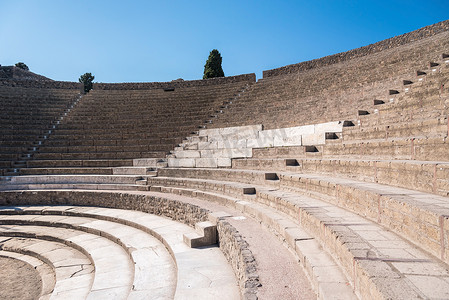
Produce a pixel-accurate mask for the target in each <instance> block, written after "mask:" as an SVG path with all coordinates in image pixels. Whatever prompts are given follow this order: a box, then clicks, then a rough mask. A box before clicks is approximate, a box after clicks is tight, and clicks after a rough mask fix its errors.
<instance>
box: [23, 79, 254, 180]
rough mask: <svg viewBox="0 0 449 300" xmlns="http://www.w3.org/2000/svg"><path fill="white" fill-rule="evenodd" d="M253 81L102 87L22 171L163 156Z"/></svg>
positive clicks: (72, 169)
mask: <svg viewBox="0 0 449 300" xmlns="http://www.w3.org/2000/svg"><path fill="white" fill-rule="evenodd" d="M252 80H253V79H252V78H251V76H240V77H239V76H236V77H230V78H224V79H218V80H214V79H212V80H211V81H210V84H208V85H202V84H199V83H198V84H195V82H187V83H186V84H184V85H182V84H181V85H180V86H179V87H176V88H175V89H174V90H173V91H167V89H164V88H161V87H150V88H147V89H133V86H132V85H130V86H126V84H124V86H123V87H122V89H101V88H104V85H103V86H101V85H98V87H99V88H98V89H96V88H95V87H94V90H92V91H91V92H90V93H89V94H87V95H86V96H84V97H83V99H82V101H80V102H79V103H78V105H77V106H76V107H75V108H74V109H73V110H72V111H71V112H70V114H69V115H68V116H67V118H66V119H65V120H64V122H62V123H61V124H60V125H59V126H58V128H57V129H56V130H55V132H54V133H53V134H52V135H51V136H49V138H48V139H47V140H46V141H45V143H44V144H43V145H42V146H40V147H39V150H38V153H36V154H35V155H34V156H33V160H31V161H29V162H28V164H27V166H28V169H27V170H23V172H22V173H23V174H48V172H49V171H47V170H46V169H47V168H48V167H51V168H53V169H52V171H50V172H53V174H55V173H57V172H62V173H73V174H77V173H78V174H79V173H93V174H95V173H102V174H112V167H119V166H131V165H132V159H136V158H163V157H165V155H166V154H167V153H168V152H169V151H170V150H171V149H173V147H174V146H175V145H176V144H178V143H180V142H181V140H182V138H183V137H185V136H186V135H188V134H190V133H191V132H192V131H196V130H198V127H199V126H203V124H204V122H205V121H206V120H209V119H210V118H211V117H213V116H214V115H215V114H216V111H217V110H218V109H219V108H220V106H221V105H223V104H224V103H227V102H228V101H231V100H232V99H233V98H234V97H236V96H238V93H239V92H241V91H243V90H244V89H245V88H246V86H247V85H249V84H251V83H252V82H253V81H252ZM189 83H192V84H189ZM200 83H201V82H200ZM166 85H170V84H169V83H167V84H166ZM174 85H175V84H174ZM190 85H192V86H190ZM106 87H108V86H107V85H106ZM112 88H114V85H112ZM111 120H113V122H111ZM55 167H56V168H57V169H55ZM89 168H94V169H90V170H89ZM100 168H101V169H100Z"/></svg>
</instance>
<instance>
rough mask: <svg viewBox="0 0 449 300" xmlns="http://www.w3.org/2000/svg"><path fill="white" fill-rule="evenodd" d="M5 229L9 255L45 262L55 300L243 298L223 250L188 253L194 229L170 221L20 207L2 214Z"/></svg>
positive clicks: (2, 242) (116, 212)
mask: <svg viewBox="0 0 449 300" xmlns="http://www.w3.org/2000/svg"><path fill="white" fill-rule="evenodd" d="M0 224H2V226H1V230H0V236H1V237H0V247H1V249H2V250H5V251H9V252H17V253H25V254H27V255H29V256H32V257H38V258H41V259H43V260H44V261H45V262H47V264H49V265H50V266H51V268H52V269H54V272H55V274H56V282H55V285H54V290H53V292H52V294H51V295H52V296H53V297H62V296H66V297H69V296H71V297H74V298H78V299H84V298H86V299H99V298H105V299H106V298H108V299H111V298H114V299H125V298H127V299H148V298H158V299H159V298H163V299H174V298H175V299H179V298H183V297H187V298H189V297H196V298H200V299H211V297H212V298H213V297H218V295H220V297H221V298H223V299H236V298H238V297H239V296H238V290H237V286H236V284H235V279H234V275H233V273H232V271H231V270H230V267H229V266H227V263H226V262H225V260H224V257H223V255H222V254H221V253H220V251H219V250H218V249H217V248H215V250H214V249H193V248H190V247H188V246H187V245H186V244H184V242H183V240H182V233H184V234H190V235H192V234H193V232H194V231H193V229H192V228H190V227H188V226H187V225H183V224H180V223H177V222H175V221H172V220H169V219H166V218H162V217H158V216H155V215H150V214H146V213H143V212H136V211H127V210H120V209H110V208H97V207H77V206H14V207H10V208H8V207H5V208H2V209H0ZM19 237H20V238H19ZM0 253H1V252H0ZM69 263H70V265H69ZM66 266H70V268H67V267H66ZM203 272H205V273H207V274H208V275H207V276H204V275H203ZM217 283H219V284H220V288H219V289H217V288H216V287H215V285H216V284H217ZM221 293H223V294H221Z"/></svg>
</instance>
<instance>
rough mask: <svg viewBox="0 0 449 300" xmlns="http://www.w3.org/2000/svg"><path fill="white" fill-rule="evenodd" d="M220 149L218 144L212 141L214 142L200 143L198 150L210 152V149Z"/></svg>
mask: <svg viewBox="0 0 449 300" xmlns="http://www.w3.org/2000/svg"><path fill="white" fill-rule="evenodd" d="M217 148H218V142H217V141H212V142H199V143H198V150H208V149H217Z"/></svg>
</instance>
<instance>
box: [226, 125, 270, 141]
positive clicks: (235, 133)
mask: <svg viewBox="0 0 449 300" xmlns="http://www.w3.org/2000/svg"><path fill="white" fill-rule="evenodd" d="M261 130H262V125H248V126H239V127H226V128H221V131H220V134H221V135H222V136H223V138H222V139H230V140H240V139H247V138H256V137H257V135H258V132H259V131H261Z"/></svg>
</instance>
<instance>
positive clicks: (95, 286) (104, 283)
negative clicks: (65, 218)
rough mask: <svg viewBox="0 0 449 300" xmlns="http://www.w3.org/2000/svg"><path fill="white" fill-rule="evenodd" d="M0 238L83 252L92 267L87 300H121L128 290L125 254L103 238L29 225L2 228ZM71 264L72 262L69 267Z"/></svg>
mask: <svg viewBox="0 0 449 300" xmlns="http://www.w3.org/2000/svg"><path fill="white" fill-rule="evenodd" d="M31 217H34V216H31ZM0 235H1V236H11V237H26V238H36V239H41V240H50V241H53V242H59V243H64V244H70V243H71V246H72V247H73V246H75V247H77V248H78V249H80V250H82V251H83V252H85V253H86V254H87V255H88V256H89V257H90V258H91V259H92V261H93V263H94V265H95V274H94V280H93V283H92V282H91V281H90V280H89V286H90V285H91V289H90V291H89V294H88V295H87V297H86V298H87V299H96V297H113V298H114V297H117V298H122V299H124V298H126V297H127V296H128V294H129V292H130V290H131V288H132V281H133V276H134V270H133V265H132V264H131V263H130V261H129V256H128V254H127V253H126V251H125V250H123V249H122V247H120V246H119V245H117V244H115V243H114V242H112V241H110V240H108V239H106V238H102V237H99V236H96V235H93V234H89V233H84V232H79V231H76V230H71V229H65V228H56V227H46V226H32V225H2V227H1V228H0ZM75 261H76V260H74V259H72V264H73V262H75ZM75 264H76V262H75ZM89 278H90V277H89ZM85 280H87V279H85ZM109 299H110V298H109Z"/></svg>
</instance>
